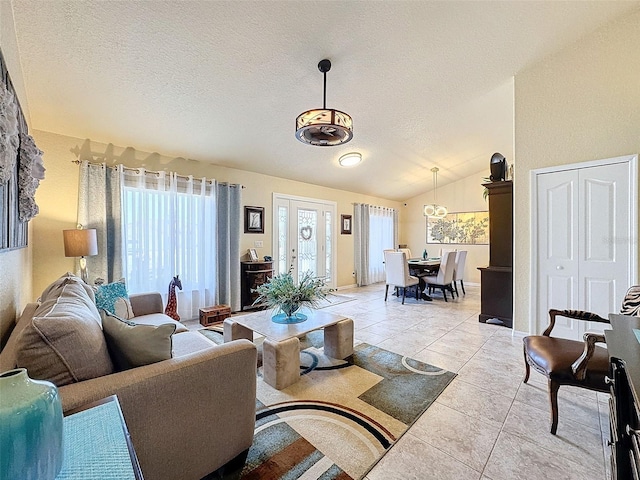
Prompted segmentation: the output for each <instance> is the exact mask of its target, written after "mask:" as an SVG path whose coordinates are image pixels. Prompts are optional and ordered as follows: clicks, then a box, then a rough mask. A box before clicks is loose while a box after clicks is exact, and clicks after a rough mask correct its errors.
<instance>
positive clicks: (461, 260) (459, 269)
mask: <svg viewBox="0 0 640 480" xmlns="http://www.w3.org/2000/svg"><path fill="white" fill-rule="evenodd" d="M466 262H467V251H466V250H458V252H456V267H455V268H454V269H453V288H454V290H455V291H456V295H458V297H459V296H460V294H459V293H458V285H457V282H458V280H460V287H461V288H462V294H463V295H466V294H467V292H465V291H464V282H463V279H464V267H465V264H466Z"/></svg>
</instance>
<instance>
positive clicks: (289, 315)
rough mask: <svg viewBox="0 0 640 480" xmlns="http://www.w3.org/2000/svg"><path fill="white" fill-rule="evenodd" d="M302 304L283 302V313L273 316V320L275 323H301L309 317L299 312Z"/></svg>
mask: <svg viewBox="0 0 640 480" xmlns="http://www.w3.org/2000/svg"><path fill="white" fill-rule="evenodd" d="M299 308H300V305H299V304H297V303H283V304H282V305H280V310H281V311H282V312H283V313H279V314H277V315H274V316H273V317H271V321H272V322H274V323H285V324H287V323H300V322H304V321H305V320H306V319H307V316H306V315H304V314H302V313H297V312H298V309H299Z"/></svg>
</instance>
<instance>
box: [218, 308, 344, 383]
mask: <svg viewBox="0 0 640 480" xmlns="http://www.w3.org/2000/svg"><path fill="white" fill-rule="evenodd" d="M272 316H273V312H272V311H271V310H268V311H260V312H256V313H251V314H249V315H238V316H235V317H231V318H227V319H226V320H225V321H224V327H223V328H224V341H225V342H230V341H232V340H238V339H240V338H246V339H247V340H251V341H253V333H254V332H255V333H258V334H260V335H264V337H265V340H264V343H263V344H262V377H263V379H264V381H265V382H266V383H268V384H269V385H271V386H272V387H274V388H276V389H278V390H282V389H283V388H286V387H288V386H289V385H292V384H294V383H296V382H297V381H298V380H299V379H300V340H298V337H301V336H302V335H305V334H307V333H309V332H312V331H314V330H324V353H325V355H327V356H329V357H332V358H338V359H344V358H347V357H348V356H349V355H351V354H353V320H351V319H350V318H347V317H345V316H342V315H336V314H334V313H328V312H323V311H318V310H313V311H311V312H310V313H308V314H307V320H305V321H304V322H300V323H293V324H282V323H275V322H273V321H272V320H271V317H272Z"/></svg>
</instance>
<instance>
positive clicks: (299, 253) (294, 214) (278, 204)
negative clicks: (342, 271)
mask: <svg viewBox="0 0 640 480" xmlns="http://www.w3.org/2000/svg"><path fill="white" fill-rule="evenodd" d="M273 212H274V214H273V245H274V251H276V252H277V258H274V270H275V271H276V272H275V273H276V274H280V273H286V272H288V271H291V274H292V275H293V278H294V280H295V281H296V282H297V281H298V279H299V277H300V276H301V275H302V274H304V273H305V272H311V274H312V275H313V276H317V277H322V278H324V279H325V283H326V284H327V286H329V287H331V288H335V283H336V270H335V265H336V263H335V245H336V229H335V225H336V213H335V212H336V204H335V202H327V201H324V200H316V199H311V198H304V197H292V196H290V195H283V194H278V193H274V194H273Z"/></svg>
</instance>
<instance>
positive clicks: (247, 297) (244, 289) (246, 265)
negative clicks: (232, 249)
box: [240, 261, 273, 311]
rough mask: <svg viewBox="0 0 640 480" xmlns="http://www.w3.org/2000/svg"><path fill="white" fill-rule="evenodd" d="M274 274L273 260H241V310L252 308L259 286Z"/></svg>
mask: <svg viewBox="0 0 640 480" xmlns="http://www.w3.org/2000/svg"><path fill="white" fill-rule="evenodd" d="M272 275H273V262H260V261H258V262H240V292H241V293H240V300H241V307H240V310H241V311H243V310H244V309H245V308H251V307H252V306H253V302H255V300H256V298H258V294H257V293H255V292H254V291H253V290H255V289H256V288H258V287H259V286H260V285H262V284H263V283H266V282H267V280H268V279H270V278H271V276H272Z"/></svg>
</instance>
